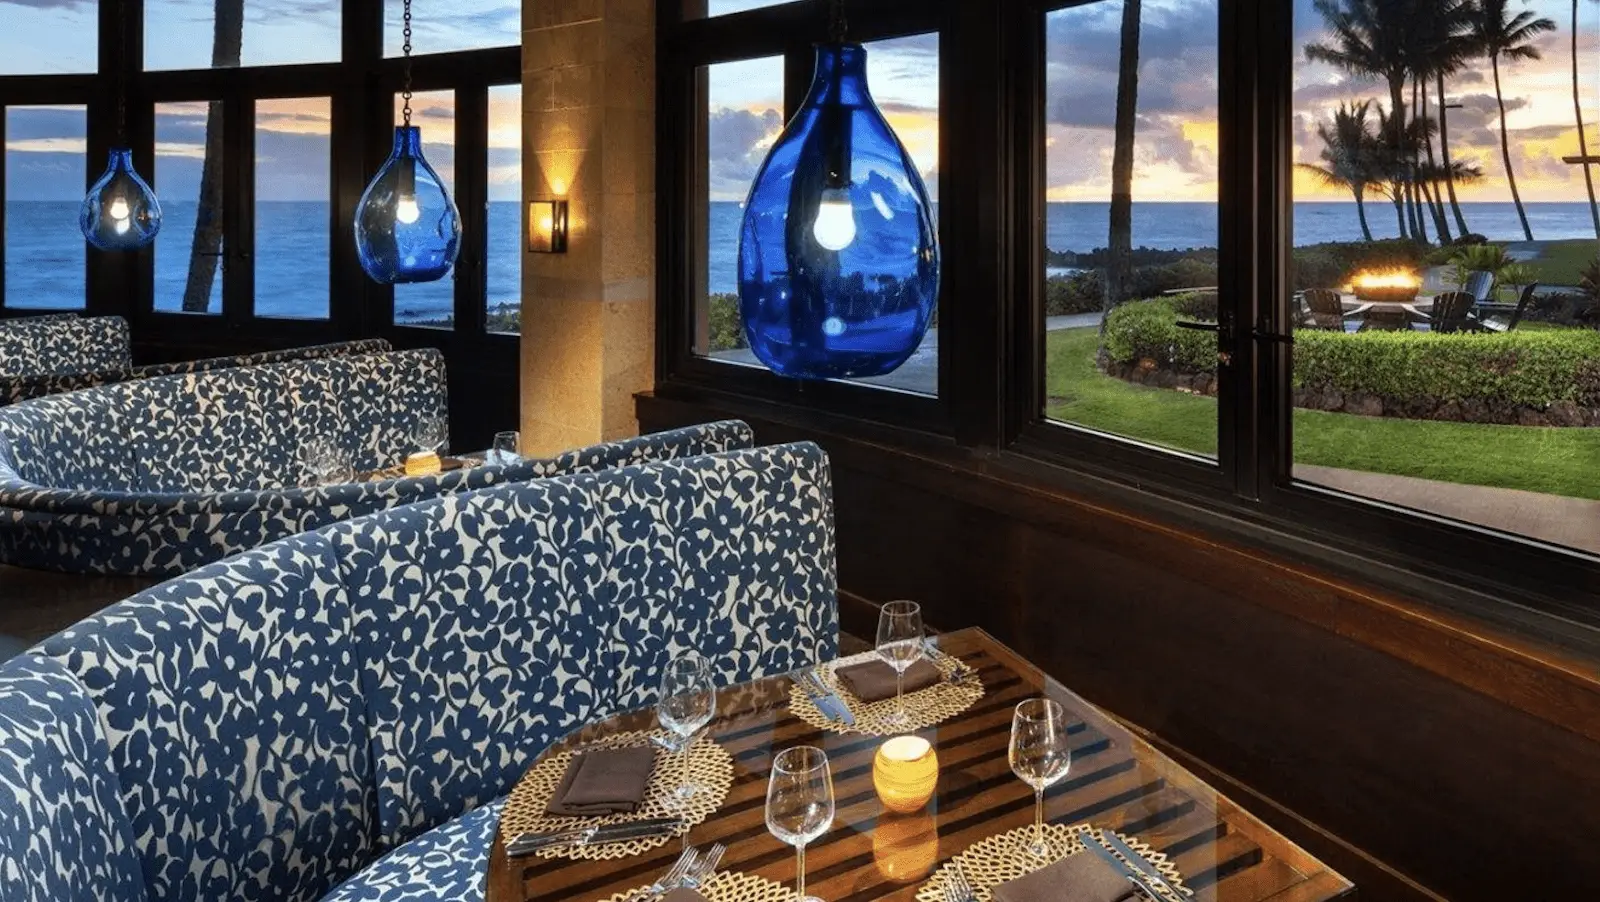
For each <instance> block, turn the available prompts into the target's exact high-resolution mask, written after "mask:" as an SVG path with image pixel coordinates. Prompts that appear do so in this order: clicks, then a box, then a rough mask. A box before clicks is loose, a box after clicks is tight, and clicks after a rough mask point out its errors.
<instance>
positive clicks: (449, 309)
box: [394, 91, 459, 328]
mask: <svg viewBox="0 0 1600 902" xmlns="http://www.w3.org/2000/svg"><path fill="white" fill-rule="evenodd" d="M401 105H402V100H401V98H400V97H399V96H398V95H396V96H395V99H394V121H395V122H396V123H397V124H398V123H399V122H400V121H401V113H400V111H401ZM411 124H412V125H415V126H417V127H418V128H420V129H422V156H423V158H424V159H426V160H427V161H428V165H430V166H432V167H433V171H434V172H437V173H439V180H440V182H441V183H442V184H443V185H444V186H445V190H446V191H448V192H449V193H450V198H451V199H452V200H456V201H457V202H458V204H459V198H457V197H456V95H455V92H454V91H428V92H425V93H421V94H413V95H412V97H411ZM455 297H456V280H455V270H454V269H452V270H451V271H450V275H448V276H446V277H444V278H443V279H440V280H439V281H437V282H418V283H414V284H411V285H396V286H395V287H394V321H395V323H396V324H403V325H408V326H436V327H439V328H450V327H452V326H454V325H455V322H456V301H455Z"/></svg>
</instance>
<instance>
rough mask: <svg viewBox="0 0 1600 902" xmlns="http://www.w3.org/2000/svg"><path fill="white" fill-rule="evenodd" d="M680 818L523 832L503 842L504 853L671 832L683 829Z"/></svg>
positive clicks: (515, 854) (516, 854)
mask: <svg viewBox="0 0 1600 902" xmlns="http://www.w3.org/2000/svg"><path fill="white" fill-rule="evenodd" d="M684 824H685V822H684V821H683V820H682V819H681V818H672V817H663V818H651V819H649V820H642V821H629V822H627V823H623V824H605V825H603V826H600V827H581V828H578V829H575V830H557V831H555V832H552V833H524V834H522V835H521V836H519V837H517V838H516V839H514V840H512V841H511V842H509V843H507V844H506V857H508V858H517V857H520V856H523V855H529V854H532V853H533V852H536V851H538V850H540V849H548V848H551V847H552V846H564V845H583V846H592V845H599V844H602V843H610V842H625V841H627V840H630V839H644V838H646V837H651V836H658V835H671V834H672V833H675V832H677V831H678V830H680V829H682V828H683V826H684Z"/></svg>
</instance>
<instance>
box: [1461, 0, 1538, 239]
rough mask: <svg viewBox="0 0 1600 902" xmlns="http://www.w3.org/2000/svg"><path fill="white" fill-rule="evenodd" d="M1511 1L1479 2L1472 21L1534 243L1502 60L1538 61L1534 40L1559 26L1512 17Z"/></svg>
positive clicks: (1515, 197)
mask: <svg viewBox="0 0 1600 902" xmlns="http://www.w3.org/2000/svg"><path fill="white" fill-rule="evenodd" d="M1506 2H1507V0H1478V3H1477V5H1476V6H1475V7H1474V12H1475V15H1474V16H1473V19H1472V37H1473V39H1474V40H1475V41H1476V42H1477V45H1478V49H1479V52H1481V53H1482V54H1483V55H1484V56H1487V57H1488V58H1489V67H1490V69H1491V70H1492V71H1493V73H1494V99H1495V102H1496V103H1498V104H1499V105H1500V156H1501V158H1502V159H1504V160H1505V164H1506V181H1508V182H1509V183H1510V184H1511V200H1512V202H1513V203H1515V204H1516V205H1517V218H1518V219H1519V220H1521V221H1522V234H1523V237H1524V238H1526V239H1527V240H1529V241H1532V240H1533V229H1531V228H1529V227H1528V212H1527V210H1525V209H1523V206H1522V195H1521V194H1519V193H1518V192H1517V174H1516V172H1515V171H1513V169H1512V167H1511V143H1510V140H1509V139H1508V138H1507V136H1506V101H1505V95H1503V94H1502V93H1501V91H1500V59H1501V57H1504V58H1505V59H1506V60H1508V61H1509V60H1536V59H1538V58H1539V57H1540V53H1539V48H1538V47H1536V46H1534V43H1533V41H1534V39H1535V38H1537V37H1538V36H1539V35H1541V34H1544V33H1545V32H1547V31H1554V30H1555V28H1556V23H1555V22H1553V21H1551V20H1549V19H1546V18H1543V17H1538V18H1535V17H1534V15H1533V13H1531V12H1528V11H1527V10H1523V11H1522V12H1519V13H1517V14H1516V15H1511V13H1510V10H1508V9H1507V8H1506Z"/></svg>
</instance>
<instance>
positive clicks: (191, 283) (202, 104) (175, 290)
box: [151, 101, 224, 314]
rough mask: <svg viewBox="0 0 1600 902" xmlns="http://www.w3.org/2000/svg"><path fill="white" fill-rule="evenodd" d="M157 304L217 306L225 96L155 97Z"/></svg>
mask: <svg viewBox="0 0 1600 902" xmlns="http://www.w3.org/2000/svg"><path fill="white" fill-rule="evenodd" d="M155 115H156V124H155V138H156V171H155V185H154V187H155V189H156V195H157V196H158V197H159V198H160V199H161V217H162V220H161V235H160V236H159V237H158V238H156V242H155V244H153V245H151V247H152V248H153V249H154V252H155V268H156V274H155V309H157V310H165V311H169V312H182V313H210V314H218V313H221V312H222V277H223V270H224V265H223V256H222V241H223V234H222V232H223V219H222V211H223V206H222V204H223V198H222V182H223V172H222V147H223V144H222V103H221V101H212V102H206V101H197V102H192V103H158V104H156V105H155Z"/></svg>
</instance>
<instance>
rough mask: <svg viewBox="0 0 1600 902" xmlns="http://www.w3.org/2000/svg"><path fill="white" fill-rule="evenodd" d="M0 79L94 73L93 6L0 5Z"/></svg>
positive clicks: (96, 49)
mask: <svg viewBox="0 0 1600 902" xmlns="http://www.w3.org/2000/svg"><path fill="white" fill-rule="evenodd" d="M0 9H4V13H3V14H0V19H3V20H4V22H5V28H4V29H0V75H59V74H65V73H82V72H93V71H95V69H96V68H97V67H98V66H99V64H100V63H99V57H98V54H99V45H98V44H97V43H96V42H95V34H96V32H97V31H98V30H99V15H98V13H97V12H96V11H95V4H93V3H72V2H61V3H50V2H32V3H30V2H28V0H23V2H21V3H0Z"/></svg>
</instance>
